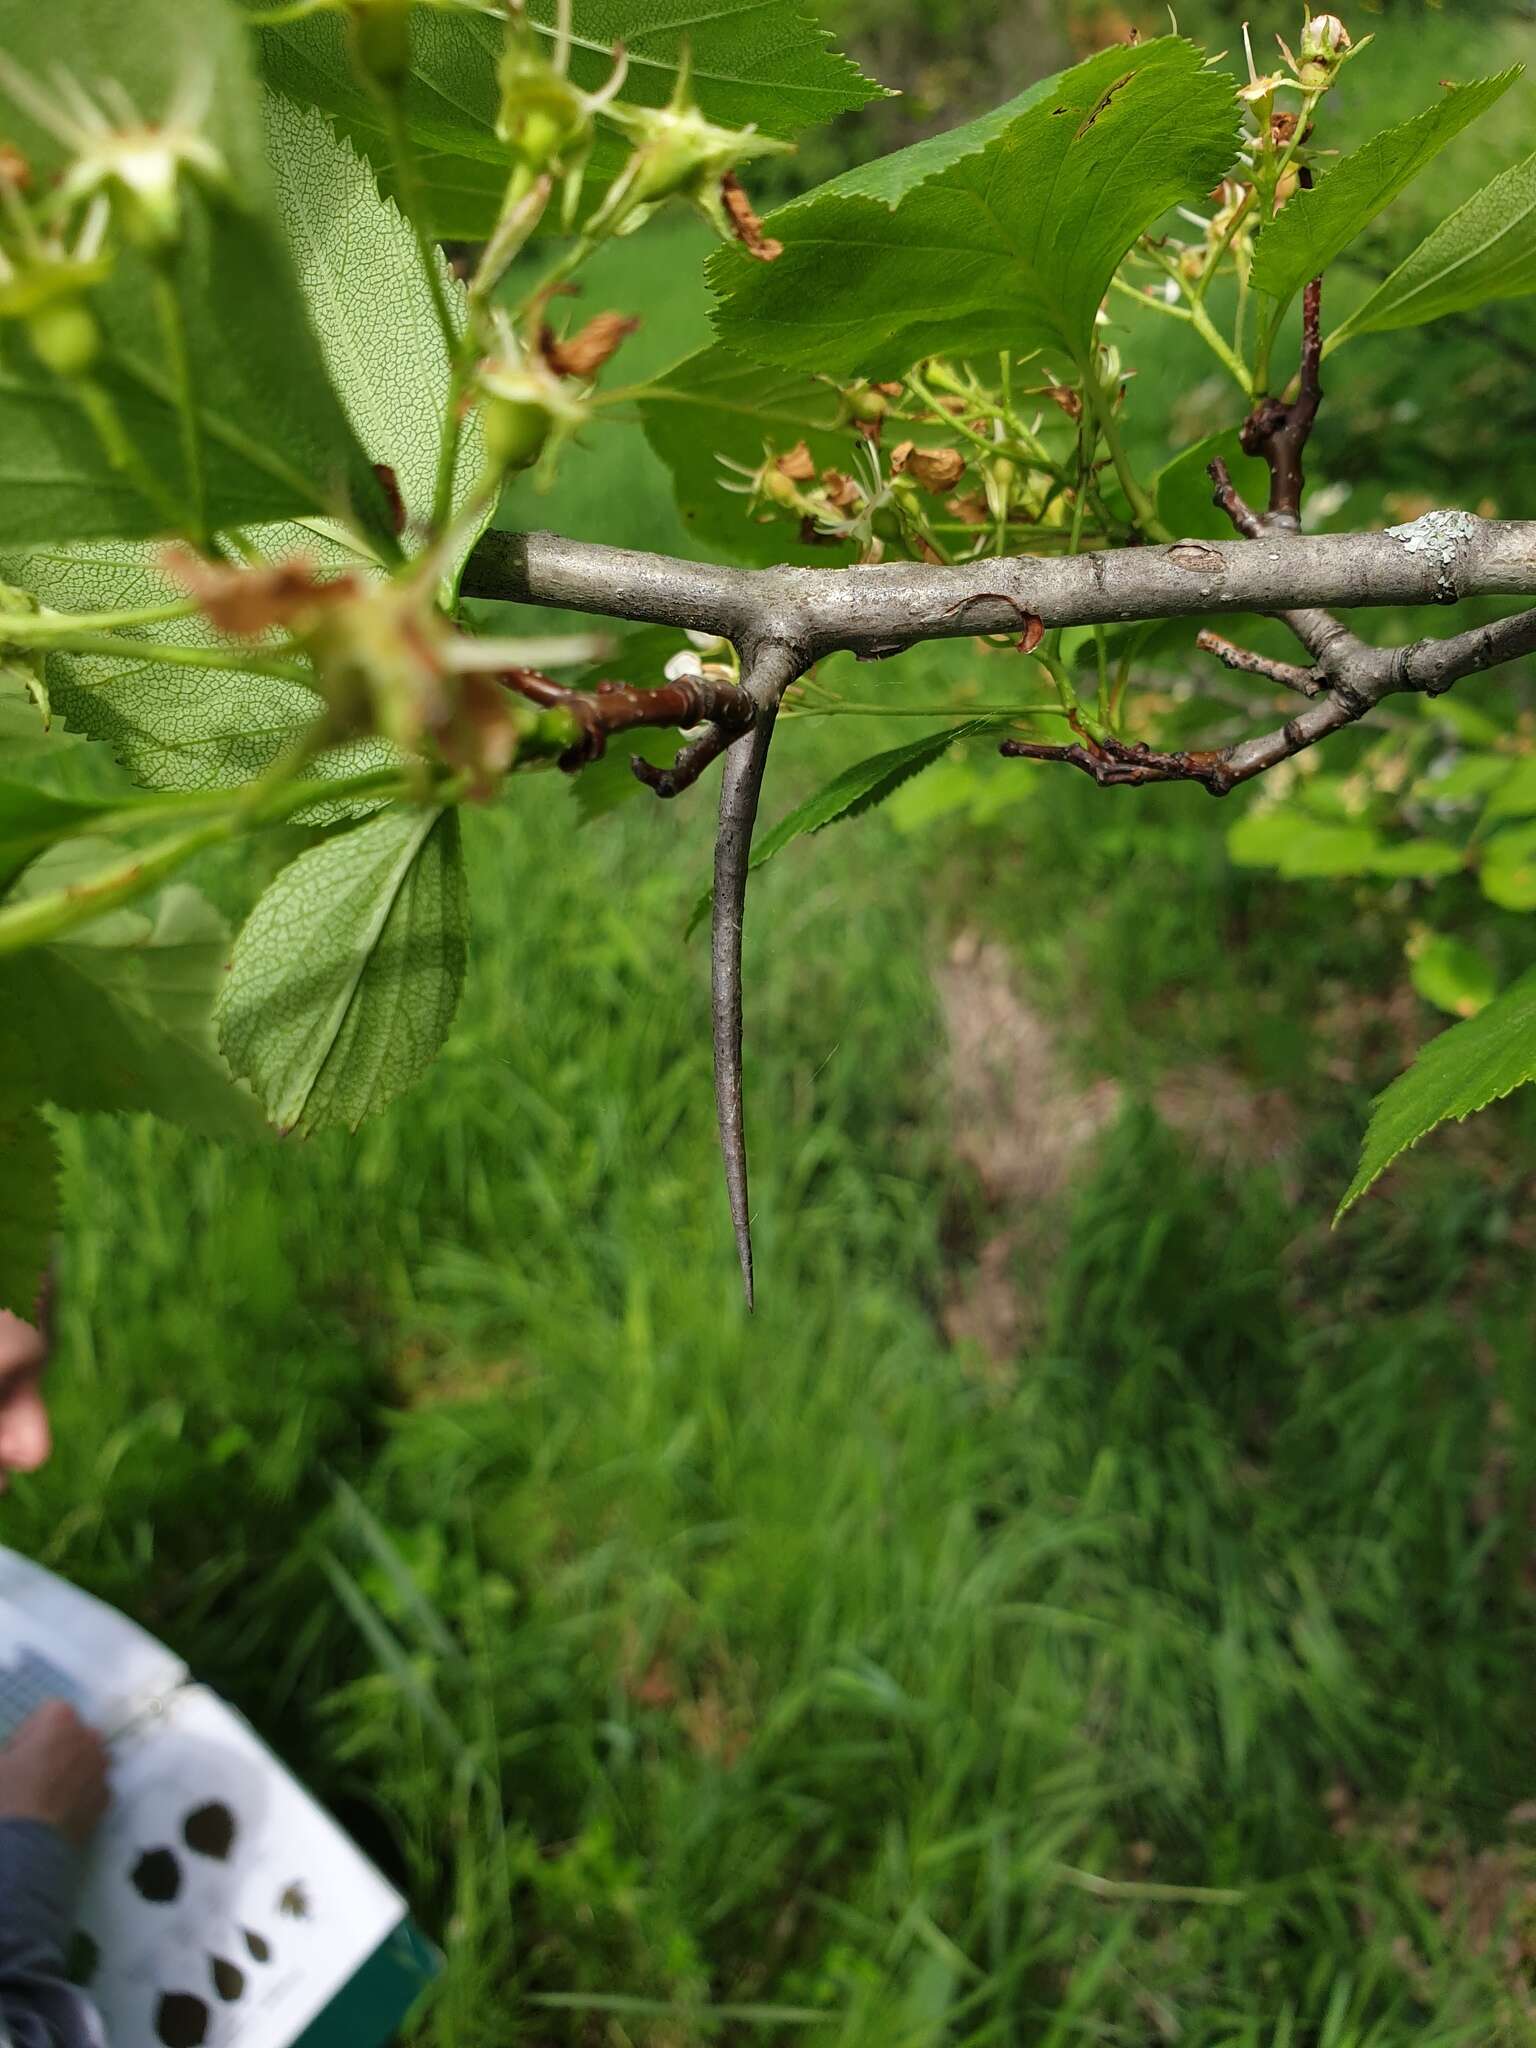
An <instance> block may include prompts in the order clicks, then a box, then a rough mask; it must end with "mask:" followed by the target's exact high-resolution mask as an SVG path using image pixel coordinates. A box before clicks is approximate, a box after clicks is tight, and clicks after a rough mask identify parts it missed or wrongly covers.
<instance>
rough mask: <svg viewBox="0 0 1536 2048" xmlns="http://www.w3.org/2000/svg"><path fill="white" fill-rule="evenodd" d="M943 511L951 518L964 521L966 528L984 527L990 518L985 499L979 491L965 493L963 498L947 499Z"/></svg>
mask: <svg viewBox="0 0 1536 2048" xmlns="http://www.w3.org/2000/svg"><path fill="white" fill-rule="evenodd" d="M944 510H945V511H946V512H948V513H949V514H950V516H951V517H952V518H955V519H961V520H964V522H965V524H966V525H967V526H985V525H986V524H987V523H988V521H989V520H990V519H991V517H992V514H991V511H990V509H989V507H988V505H987V501H986V498H985V497H984V496H983V495H982V493H981V492H980V491H967V492H966V493H965V495H964V496H963V497H960V498H947V499H946V500H945V502H944Z"/></svg>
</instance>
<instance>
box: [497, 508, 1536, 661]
mask: <svg viewBox="0 0 1536 2048" xmlns="http://www.w3.org/2000/svg"><path fill="white" fill-rule="evenodd" d="M463 587H464V591H465V594H466V595H467V596H471V597H485V598H501V599H504V600H509V601H513V602H516V603H520V604H536V605H544V606H553V607H556V608H559V609H562V610H567V611H580V612H590V613H594V614H596V615H599V616H601V617H604V618H611V619H631V620H634V621H636V622H638V623H641V624H645V625H655V626H678V627H691V628H693V629H695V630H697V631H700V632H707V633H716V634H720V635H722V636H723V637H725V638H726V639H728V640H732V641H734V642H735V643H736V645H737V646H738V647H740V646H741V645H742V644H743V643H744V642H751V641H761V640H762V639H763V638H765V637H771V638H775V639H778V640H780V641H782V642H783V643H784V644H785V645H787V646H790V647H793V648H795V649H796V650H797V652H798V655H799V657H800V658H801V659H802V660H803V663H804V665H805V667H809V666H810V665H811V663H812V662H814V661H817V660H819V659H821V658H822V657H823V656H824V655H828V654H832V653H835V652H836V651H837V650H838V649H840V648H847V649H849V650H850V651H851V652H853V653H854V654H863V655H871V654H875V653H879V654H882V655H884V654H888V653H889V654H898V653H901V652H903V651H904V650H905V649H906V648H908V647H914V646H916V645H917V644H918V643H919V642H920V641H924V640H960V639H971V638H974V637H976V636H979V635H982V634H991V633H998V634H1001V633H1007V634H1010V635H1011V636H1012V637H1013V638H1015V639H1017V638H1018V636H1019V621H1020V617H1021V615H1027V616H1031V617H1034V618H1037V619H1039V620H1040V622H1041V624H1042V625H1043V626H1044V627H1045V628H1046V629H1047V630H1048V631H1049V630H1051V629H1052V628H1054V627H1057V626H1096V625H1098V626H1110V625H1125V624H1128V623H1131V622H1132V621H1135V620H1140V619H1176V618H1190V617H1194V616H1198V615H1201V614H1207V613H1217V614H1233V613H1239V612H1258V613H1271V614H1275V613H1280V614H1283V613H1286V612H1290V611H1302V610H1318V609H1324V610H1327V609H1339V610H1344V611H1353V610H1361V609H1369V608H1374V607H1378V606H1383V605H1452V604H1456V603H1458V602H1459V601H1461V600H1463V599H1466V598H1473V597H1523V598H1526V599H1528V600H1531V601H1536V521H1533V520H1495V519H1479V518H1477V517H1476V516H1475V515H1474V514H1472V513H1469V512H1430V513H1426V514H1425V515H1424V517H1423V518H1422V519H1416V520H1415V521H1414V522H1413V523H1412V524H1411V525H1408V526H1397V527H1390V528H1388V529H1387V530H1386V531H1385V532H1381V533H1325V534H1300V533H1298V534H1289V535H1287V534H1280V533H1268V532H1265V533H1263V534H1261V535H1260V536H1259V537H1258V538H1257V539H1256V540H1231V541H1218V540H1181V541H1176V542H1174V543H1173V544H1172V545H1171V546H1167V547H1140V548H1112V549H1103V550H1100V551H1097V552H1092V553H1087V554H1081V555H1070V556H1059V557H1049V558H1044V557H1039V556H1033V555H1014V556H1009V557H1001V558H999V557H993V558H990V559H987V560H982V561H976V562H953V563H928V562H881V563H863V564H855V565H853V566H851V567H848V568H841V569H811V568H800V567H798V566H784V567H780V568H773V569H738V568H733V567H730V566H727V565H725V564H720V563H712V562H689V561H683V560H678V559H674V558H671V557H668V556H666V555H648V554H642V553H640V552H638V551H636V550H633V549H629V548H611V547H605V546H603V545H601V544H600V543H598V542H595V541H573V540H566V539H564V538H562V536H560V535H559V534H552V533H526V534H511V533H491V534H487V535H486V536H485V537H484V538H483V539H482V540H481V541H480V542H479V543H478V544H477V545H476V547H475V550H474V552H473V554H472V555H471V556H470V560H469V566H468V568H467V570H466V572H465V578H464V586H463Z"/></svg>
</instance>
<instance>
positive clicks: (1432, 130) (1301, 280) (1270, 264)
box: [1252, 64, 1523, 299]
mask: <svg viewBox="0 0 1536 2048" xmlns="http://www.w3.org/2000/svg"><path fill="white" fill-rule="evenodd" d="M1522 68H1523V67H1522V66H1520V65H1518V64H1517V65H1515V66H1513V67H1512V68H1511V69H1510V70H1508V71H1502V72H1500V73H1499V75H1498V76H1497V77H1496V78H1481V79H1478V80H1476V81H1475V82H1474V83H1473V84H1470V85H1457V86H1452V87H1451V89H1450V91H1449V92H1447V94H1446V95H1445V97H1444V99H1442V100H1441V101H1439V102H1438V104H1437V105H1435V106H1433V107H1428V108H1426V109H1425V111H1424V112H1423V113H1422V114H1417V115H1415V116H1414V118H1413V119H1412V120H1411V121H1403V122H1400V123H1399V124H1398V126H1397V127H1395V128H1383V129H1382V131H1381V132H1380V134H1379V135H1373V136H1372V137H1371V139H1370V141H1369V142H1365V143H1362V144H1361V146H1360V148H1359V149H1357V150H1354V151H1353V152H1352V153H1351V154H1350V155H1349V156H1347V157H1345V158H1344V160H1343V161H1342V163H1340V164H1338V165H1337V166H1336V167H1335V168H1334V169H1333V170H1331V171H1329V172H1328V174H1327V176H1326V177H1324V178H1321V179H1319V181H1318V184H1317V187H1316V190H1315V191H1312V192H1298V193H1297V194H1296V196H1295V197H1294V198H1293V199H1292V200H1291V201H1290V203H1289V205H1287V206H1286V208H1285V209H1284V211H1283V212H1282V213H1280V214H1279V215H1278V216H1277V218H1276V219H1274V220H1272V221H1271V222H1270V223H1269V224H1268V225H1267V226H1266V227H1264V228H1263V229H1262V230H1261V231H1260V234H1259V238H1258V240H1257V241H1256V242H1255V244H1254V252H1253V280H1252V281H1253V285H1254V288H1255V289H1256V290H1258V291H1261V292H1267V293H1268V294H1269V296H1270V297H1271V298H1275V299H1289V298H1291V297H1292V296H1293V294H1294V293H1296V292H1298V291H1299V290H1300V289H1301V287H1302V286H1303V285H1304V284H1305V283H1306V282H1307V280H1308V279H1309V278H1313V277H1320V276H1321V275H1322V274H1323V272H1324V271H1325V270H1326V269H1327V268H1328V265H1329V264H1330V263H1332V262H1333V260H1334V258H1335V257H1336V256H1339V255H1341V254H1342V253H1343V251H1344V250H1345V249H1347V248H1348V247H1349V245H1350V243H1351V242H1352V241H1353V240H1354V239H1355V237H1356V236H1357V235H1358V234H1359V233H1360V231H1361V229H1362V228H1365V227H1368V226H1369V225H1370V223H1371V222H1372V221H1373V220H1374V219H1375V218H1376V216H1377V214H1379V213H1380V212H1381V211H1382V209H1383V208H1384V207H1386V206H1389V205H1390V204H1391V202H1392V201H1393V200H1394V199H1395V198H1396V197H1397V195H1398V193H1399V192H1401V191H1402V190H1403V188H1404V186H1406V185H1408V184H1409V183H1411V182H1412V180H1413V179H1414V178H1416V177H1417V176H1418V175H1419V173H1420V171H1422V170H1423V169H1424V168H1425V166H1426V165H1428V164H1430V163H1432V162H1433V161H1434V159H1435V158H1436V157H1437V156H1438V155H1439V154H1440V152H1441V150H1442V149H1444V148H1445V146H1446V144H1447V143H1448V142H1451V141H1453V140H1454V139H1455V138H1456V136H1458V135H1459V134H1460V133H1461V131H1462V129H1463V128H1465V127H1466V126H1467V124H1468V122H1469V121H1475V120H1476V119H1477V117H1478V115H1479V114H1483V113H1486V112H1487V110H1488V108H1489V107H1491V106H1492V105H1493V103H1494V101H1495V100H1497V99H1500V98H1501V97H1502V96H1503V95H1504V94H1505V93H1506V92H1508V90H1509V88H1510V87H1511V86H1512V85H1513V84H1514V82H1515V80H1516V79H1517V78H1518V77H1519V76H1520V73H1521V70H1522Z"/></svg>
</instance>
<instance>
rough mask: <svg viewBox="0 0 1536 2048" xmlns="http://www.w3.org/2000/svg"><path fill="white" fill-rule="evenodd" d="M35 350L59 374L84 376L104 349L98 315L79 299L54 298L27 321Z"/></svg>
mask: <svg viewBox="0 0 1536 2048" xmlns="http://www.w3.org/2000/svg"><path fill="white" fill-rule="evenodd" d="M27 339H28V340H29V341H30V342H31V344H32V348H33V351H34V353H35V354H36V355H37V357H38V359H39V361H41V362H42V363H43V364H44V365H45V366H46V367H47V368H48V369H50V370H52V371H53V373H54V375H55V376H57V377H83V376H84V375H85V373H86V372H87V371H88V370H89V369H90V367H91V365H92V364H93V363H94V362H95V360H96V358H97V356H98V355H99V354H100V353H101V329H100V327H99V326H98V325H97V323H96V315H95V314H94V313H93V312H92V311H91V309H90V307H89V306H87V305H84V304H83V303H82V302H81V301H80V300H79V299H55V300H54V301H53V303H52V304H51V305H46V306H40V307H39V308H38V309H37V311H36V312H35V313H34V314H32V316H31V318H30V319H29V320H28V321H27Z"/></svg>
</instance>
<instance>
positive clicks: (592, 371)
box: [539, 313, 640, 379]
mask: <svg viewBox="0 0 1536 2048" xmlns="http://www.w3.org/2000/svg"><path fill="white" fill-rule="evenodd" d="M639 325H640V322H639V321H638V320H634V319H631V318H630V317H629V316H628V315H627V314H624V313H595V314H594V315H593V317H592V318H591V319H590V320H589V321H588V322H587V324H586V326H585V327H582V328H578V330H577V331H576V333H575V334H567V335H565V336H564V337H562V336H560V335H557V334H555V333H554V332H553V331H552V330H551V329H550V328H548V327H546V328H544V329H543V331H542V332H541V333H540V335H539V349H540V352H541V354H542V355H543V357H544V360H545V362H546V363H548V365H549V367H550V368H551V369H552V370H553V371H554V373H555V375H556V376H557V377H580V378H583V379H585V378H588V377H595V376H596V375H597V373H598V371H599V370H600V369H601V368H602V367H603V365H604V363H606V362H607V360H608V358H609V357H610V356H611V355H612V354H613V353H614V351H615V350H616V349H617V348H618V347H619V345H620V343H621V342H623V341H624V340H625V339H626V337H627V336H629V335H631V334H633V333H634V331H635V329H636V328H637V327H638V326H639Z"/></svg>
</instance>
